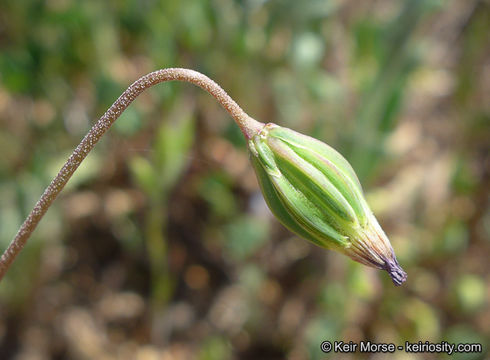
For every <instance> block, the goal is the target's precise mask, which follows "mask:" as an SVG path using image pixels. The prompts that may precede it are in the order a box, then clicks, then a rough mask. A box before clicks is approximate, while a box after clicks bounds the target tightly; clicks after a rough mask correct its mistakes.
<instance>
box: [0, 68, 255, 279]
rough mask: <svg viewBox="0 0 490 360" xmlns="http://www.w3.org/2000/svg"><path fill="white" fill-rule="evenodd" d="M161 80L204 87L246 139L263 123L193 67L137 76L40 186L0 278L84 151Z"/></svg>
mask: <svg viewBox="0 0 490 360" xmlns="http://www.w3.org/2000/svg"><path fill="white" fill-rule="evenodd" d="M165 81H186V82H190V83H192V84H194V85H197V86H199V87H201V88H202V89H204V90H206V91H207V92H208V93H210V94H211V95H213V96H214V97H215V98H216V100H218V102H219V103H220V104H221V105H222V106H223V107H224V108H225V110H226V111H228V113H230V115H231V116H232V117H233V119H234V120H235V122H236V123H237V124H238V126H239V127H240V130H241V131H242V133H243V134H244V135H245V137H246V138H248V139H250V138H251V137H252V136H253V135H254V134H255V133H257V132H258V131H260V129H261V128H262V127H263V125H264V124H262V123H260V122H258V121H256V120H254V119H252V118H251V117H250V116H248V115H247V114H246V113H245V112H244V111H243V110H242V109H241V108H240V106H238V104H237V103H236V102H235V101H234V100H233V99H232V98H231V97H230V96H229V95H228V94H227V93H226V92H225V91H224V90H223V89H222V88H221V87H220V86H219V85H218V84H216V83H215V82H214V81H213V80H211V79H210V78H208V77H207V76H205V75H203V74H201V73H199V72H197V71H194V70H189V69H180V68H169V69H162V70H157V71H154V72H152V73H149V74H147V75H145V76H143V77H141V78H139V79H138V80H136V81H135V82H134V83H133V84H132V85H131V86H129V87H128V88H127V89H126V91H124V93H123V94H122V95H121V96H120V97H119V98H118V99H117V100H116V101H115V102H114V104H112V106H111V107H110V108H109V109H108V110H107V111H106V113H105V114H104V115H103V116H102V117H101V118H100V119H99V120H98V121H97V123H96V124H95V125H94V126H93V127H92V128H91V129H90V131H89V132H88V133H87V135H86V136H85V137H84V138H83V140H82V141H81V142H80V144H79V145H78V146H77V148H76V149H75V150H74V151H73V153H72V154H71V155H70V157H69V158H68V160H67V161H66V163H65V164H64V165H63V167H62V168H61V170H60V171H59V173H58V174H57V175H56V177H55V178H54V179H53V181H51V183H50V184H49V186H48V187H47V188H46V190H44V193H43V194H42V196H41V198H40V199H39V200H38V202H37V203H36V205H35V206H34V209H32V211H31V213H30V214H29V215H28V216H27V218H26V220H25V221H24V223H23V224H22V226H21V227H20V229H19V231H18V232H17V235H16V236H15V238H14V239H13V240H12V242H11V243H10V245H9V246H8V248H7V249H6V250H5V252H4V253H3V254H2V257H1V258H0V281H1V280H2V278H3V276H4V275H5V273H6V272H7V270H8V268H9V267H10V265H11V264H12V262H13V261H14V259H15V258H16V257H17V255H18V254H19V253H20V251H21V250H22V248H23V247H24V245H25V244H26V242H27V240H28V239H29V237H30V236H31V234H32V232H33V231H34V229H35V228H36V226H37V224H38V223H39V221H40V220H41V219H42V217H43V216H44V214H45V213H46V211H47V210H48V209H49V207H50V206H51V204H52V203H53V201H54V199H55V198H56V197H57V196H58V194H59V193H60V192H61V190H63V188H64V187H65V185H66V183H67V182H68V180H69V179H70V177H71V176H72V175H73V173H74V172H75V170H76V169H77V168H78V166H79V165H80V164H81V162H82V161H83V159H85V157H86V156H87V155H88V153H89V152H90V151H91V150H92V149H93V147H94V146H95V144H96V143H97V142H98V141H99V140H100V138H101V137H102V135H104V133H105V132H106V131H107V130H108V129H109V128H110V127H111V125H112V124H113V123H114V121H116V120H117V118H118V117H119V116H120V115H121V114H122V113H123V112H124V110H126V108H127V107H128V106H129V105H130V104H131V103H132V102H133V100H134V99H136V98H137V97H138V95H140V94H141V93H142V92H143V91H144V90H146V89H148V88H150V87H152V86H153V85H156V84H159V83H161V82H165Z"/></svg>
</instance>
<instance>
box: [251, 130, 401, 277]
mask: <svg viewBox="0 0 490 360" xmlns="http://www.w3.org/2000/svg"><path fill="white" fill-rule="evenodd" d="M248 145H249V149H250V153H251V160H252V164H253V166H254V168H255V171H256V174H257V178H258V181H259V184H260V187H261V189H262V192H263V194H264V197H265V200H266V202H267V204H268V206H269V208H270V209H271V211H272V212H273V213H274V215H275V216H276V217H277V218H278V219H279V221H280V222H281V223H282V224H283V225H284V226H286V227H287V228H288V229H289V230H291V231H292V232H294V233H296V234H297V235H299V236H301V237H303V238H305V239H307V240H309V241H311V242H313V243H314V244H316V245H318V246H321V247H323V248H327V249H333V250H337V251H339V252H341V253H343V254H345V255H347V256H349V257H350V258H352V259H353V260H355V261H358V262H360V263H362V264H364V265H367V266H370V267H374V268H378V269H383V270H386V271H388V273H389V274H390V276H391V278H392V280H393V282H394V283H395V285H401V284H402V283H403V282H404V281H405V280H406V278H407V274H406V273H405V272H404V271H403V270H402V268H401V267H400V265H399V264H398V261H397V260H396V257H395V253H394V252H393V248H392V247H391V244H390V242H389V240H388V238H387V237H386V235H385V233H384V232H383V230H382V229H381V227H380V226H379V224H378V221H377V220H376V218H375V217H374V215H373V213H372V212H371V210H370V209H369V206H368V204H367V203H366V200H365V199H364V195H363V192H362V188H361V185H360V183H359V180H358V179H357V176H356V174H355V173H354V170H353V169H352V167H351V166H350V164H349V163H348V162H347V160H345V159H344V158H343V157H342V155H340V154H339V153H338V152H337V151H335V150H334V149H333V148H331V147H330V146H328V145H327V144H325V143H323V142H321V141H319V140H316V139H314V138H311V137H309V136H306V135H302V134H300V133H298V132H296V131H293V130H290V129H287V128H283V127H280V126H278V125H275V124H267V125H265V126H264V127H263V128H262V129H261V130H260V131H259V132H257V133H256V134H255V135H254V136H252V137H251V138H250V139H249V142H248Z"/></svg>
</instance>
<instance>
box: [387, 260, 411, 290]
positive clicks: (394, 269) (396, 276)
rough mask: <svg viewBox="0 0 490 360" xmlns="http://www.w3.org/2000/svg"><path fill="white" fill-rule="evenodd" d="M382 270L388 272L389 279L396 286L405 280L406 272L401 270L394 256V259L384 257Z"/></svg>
mask: <svg viewBox="0 0 490 360" xmlns="http://www.w3.org/2000/svg"><path fill="white" fill-rule="evenodd" d="M384 270H386V271H387V272H388V274H390V277H391V280H393V284H395V285H396V286H400V285H402V284H403V283H404V282H405V281H406V280H407V273H406V272H405V271H403V269H402V267H401V266H400V264H398V261H396V258H395V259H394V260H391V259H386V260H385V266H384Z"/></svg>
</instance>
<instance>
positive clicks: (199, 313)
mask: <svg viewBox="0 0 490 360" xmlns="http://www.w3.org/2000/svg"><path fill="white" fill-rule="evenodd" d="M489 12H490V8H489V3H488V1H473V0H471V1H457V0H449V1H439V0H430V1H420V0H419V1H409V0H407V1H400V0H398V1H392V0H381V1H372V0H368V1H351V0H346V1H340V0H310V1H295V0H270V1H252V0H248V1H246V0H245V1H234V0H205V1H201V0H187V1H180V2H179V1H163V0H162V1H136V0H128V1H121V2H118V1H95V0H88V1H75V0H45V1H41V0H31V1H18V0H2V1H1V2H0V154H1V156H0V244H1V248H2V249H4V248H5V247H6V246H7V244H8V242H9V241H10V240H11V239H12V238H13V236H14V234H15V232H16V230H17V228H18V227H19V225H20V224H21V222H22V221H23V219H24V217H25V216H26V215H27V214H28V212H29V211H30V209H31V208H32V206H33V205H34V203H35V202H36V200H37V199H38V197H39V196H40V194H41V193H42V191H43V189H44V187H45V186H46V185H47V184H48V183H49V181H50V180H51V178H52V177H53V176H54V174H55V173H56V172H57V170H58V169H59V167H60V166H61V164H62V163H63V161H64V160H65V159H66V158H67V156H68V154H69V153H70V152H71V150H72V149H73V148H74V147H75V145H76V144H77V143H78V142H79V140H80V139H81V137H82V136H83V135H84V134H85V132H86V131H87V130H88V128H89V127H90V124H91V123H92V122H93V121H94V120H95V119H96V118H98V117H99V116H100V115H101V114H102V113H103V112H104V111H105V110H106V109H107V107H108V106H109V105H110V104H111V103H112V102H113V101H114V100H115V99H116V98H117V97H118V96H119V95H120V93H121V92H122V91H123V90H124V89H125V88H126V87H127V86H128V85H129V84H130V83H131V82H132V81H134V80H136V79H137V78H138V77H139V76H141V75H143V74H145V73H147V72H150V71H152V70H156V69H158V68H163V67H176V66H178V67H188V68H192V69H195V70H198V71H201V72H203V73H205V74H207V75H208V76H210V77H211V78H213V79H214V80H216V81H217V82H218V83H219V84H221V85H222V86H223V87H224V88H225V89H226V90H227V91H228V92H229V93H230V95H232V97H233V98H234V99H236V100H237V102H238V103H239V104H240V105H241V106H242V107H243V108H244V109H245V110H246V111H247V112H248V113H249V114H250V115H251V116H253V117H255V118H257V119H258V120H260V121H263V122H269V121H270V122H275V123H278V124H281V125H284V126H287V127H290V128H293V129H295V130H297V131H301V132H303V133H307V134H310V135H313V136H316V137H318V138H320V139H321V140H323V141H325V142H327V143H329V144H330V145H332V146H334V147H335V148H337V149H338V150H339V151H340V152H341V153H343V154H344V155H345V156H346V157H347V159H348V160H349V161H351V163H352V165H353V166H354V168H355V170H356V171H357V173H358V175H359V176H360V178H361V182H362V184H363V186H364V190H365V192H366V195H367V199H368V202H369V203H370V205H371V207H372V208H373V210H374V212H375V214H376V216H377V217H378V219H379V220H380V222H381V224H382V226H383V228H384V229H385V231H386V233H387V234H388V236H389V237H390V239H391V242H392V244H393V246H394V248H395V250H396V253H397V256H398V259H399V261H400V263H401V264H402V265H403V267H404V268H405V270H406V271H407V273H408V276H409V277H408V281H407V283H406V284H405V285H404V286H403V287H401V288H395V287H394V286H393V285H392V284H391V282H390V280H389V278H388V277H387V275H386V274H384V273H382V272H379V271H375V270H371V269H368V268H366V267H362V266H361V265H358V264H356V263H354V262H352V261H351V260H349V259H348V258H346V257H343V256H341V255H339V254H337V253H329V252H327V251H324V250H321V249H319V248H316V247H314V246H313V245H310V244H309V243H307V242H306V241H304V240H299V239H297V238H296V237H294V236H293V235H292V234H290V233H289V232H288V231H287V230H285V229H284V228H283V227H281V226H280V225H279V224H278V223H277V221H276V220H275V219H273V218H272V216H271V215H270V212H269V211H268V210H267V208H266V206H265V203H264V201H263V199H262V197H261V195H260V192H259V190H258V186H257V182H256V180H255V177H254V174H253V172H252V169H251V166H250V164H249V163H248V157H247V154H246V152H245V147H244V141H243V139H242V137H241V134H240V133H239V130H238V127H237V126H236V125H235V124H233V123H232V121H231V119H230V117H229V116H228V114H226V113H225V112H224V111H223V110H222V109H221V108H220V107H219V106H218V105H217V104H216V102H215V101H214V99H213V98H212V97H210V96H209V95H208V94H206V93H204V92H202V91H201V90H199V89H196V88H193V87H192V86H191V85H188V84H176V83H169V84H163V85H159V86H158V87H156V88H154V89H152V90H150V91H148V92H147V93H145V94H143V95H142V96H141V97H140V98H139V99H138V100H137V101H135V103H134V104H133V105H131V107H130V108H129V109H128V111H126V112H125V113H124V114H123V116H122V117H121V118H120V119H119V120H118V122H117V123H116V125H115V126H114V129H113V130H112V131H111V132H110V133H109V134H108V135H107V136H106V138H105V139H104V140H103V141H102V142H101V144H99V145H98V146H97V147H96V149H95V150H94V152H93V153H92V154H91V155H90V156H89V157H88V159H87V160H86V162H85V163H84V165H82V167H81V168H80V169H79V170H78V171H77V173H76V174H75V176H74V177H73V179H72V180H70V183H69V187H68V188H67V189H66V190H65V191H64V192H63V193H62V195H61V196H60V199H58V200H57V201H56V202H55V205H54V206H53V208H51V209H50V210H49V212H48V214H47V215H46V217H45V218H44V219H43V221H42V223H41V224H40V226H39V228H38V229H37V230H36V232H35V234H34V237H33V238H32V239H31V241H30V242H29V243H28V245H27V247H26V248H25V249H24V251H23V252H22V253H21V255H20V257H19V258H18V260H17V261H16V262H15V263H14V265H13V267H12V268H11V269H10V271H9V273H8V275H7V277H6V278H5V279H4V280H3V281H2V283H1V284H0V358H1V359H9V358H16V359H51V358H72V359H100V358H103V359H116V358H117V359H125V358H126V359H161V358H163V359H167V358H168V359H203V360H207V359H230V358H232V359H258V358H260V359H284V358H289V359H309V358H311V359H322V358H324V357H325V356H327V355H325V354H323V353H322V352H321V351H320V343H321V341H323V340H330V341H335V340H342V341H346V342H348V341H354V342H359V341H362V340H371V341H375V342H384V343H386V342H392V343H394V344H396V345H403V344H404V342H405V341H411V342H417V341H422V342H424V341H426V340H427V341H432V342H440V341H449V342H471V343H475V342H480V343H482V344H484V346H485V345H486V344H488V343H489V342H490V337H489V332H488V324H489V323H490V307H489V299H488V298H489V294H490V278H489V271H488V258H489V255H490V251H489V247H490V244H489V240H490V205H489V192H488V190H489V188H490V182H489V164H490V158H489V151H488V150H489V139H490V126H489V124H490V121H489V120H490V119H489V118H490V107H489V101H488V100H489V94H490V57H489V54H490V51H489V44H488V34H489V33H490V21H489V15H488V14H489ZM484 351H488V347H485V348H484ZM328 356H331V357H332V358H335V354H330V355H328ZM363 356H364V355H362V354H352V355H350V357H349V358H351V359H357V358H364V357H363ZM485 356H486V355H485V354H456V355H453V356H452V357H451V358H453V359H483V358H485ZM371 358H372V359H378V358H386V356H385V355H383V356H382V354H373V355H372V357H371ZM390 358H393V359H436V358H446V357H444V356H442V355H439V354H405V353H404V352H400V351H397V352H396V353H394V354H391V355H390Z"/></svg>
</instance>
